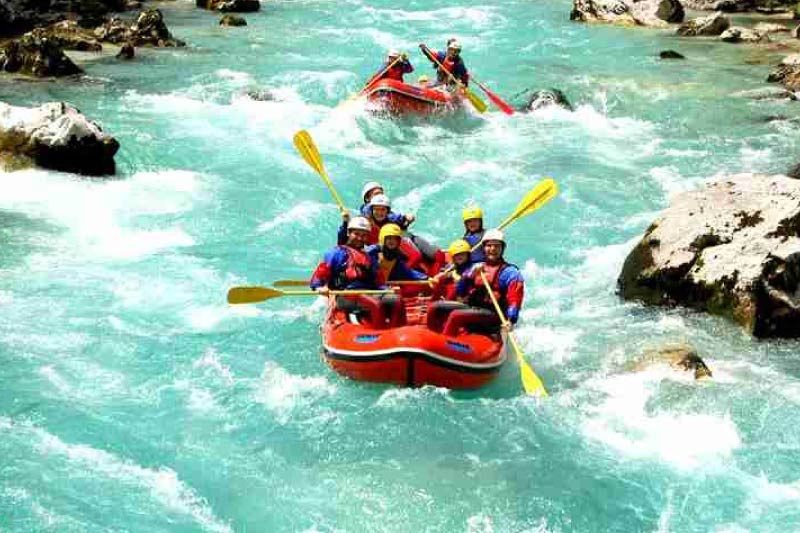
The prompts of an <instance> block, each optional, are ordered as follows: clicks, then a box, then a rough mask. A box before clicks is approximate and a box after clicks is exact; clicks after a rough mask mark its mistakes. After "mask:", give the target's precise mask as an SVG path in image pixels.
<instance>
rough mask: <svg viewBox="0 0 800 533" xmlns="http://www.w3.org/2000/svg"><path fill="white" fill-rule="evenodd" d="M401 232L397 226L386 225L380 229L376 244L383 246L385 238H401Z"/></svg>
mask: <svg viewBox="0 0 800 533" xmlns="http://www.w3.org/2000/svg"><path fill="white" fill-rule="evenodd" d="M402 236H403V230H402V229H400V226H398V225H397V224H386V225H385V226H383V227H382V228H381V232H380V235H378V242H379V243H381V244H383V241H384V239H386V237H402Z"/></svg>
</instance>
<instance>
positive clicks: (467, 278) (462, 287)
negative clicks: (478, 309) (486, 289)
mask: <svg viewBox="0 0 800 533" xmlns="http://www.w3.org/2000/svg"><path fill="white" fill-rule="evenodd" d="M478 266H479V265H473V266H471V267H469V269H467V271H466V272H464V275H463V276H461V279H460V280H458V281H457V282H456V298H458V301H460V302H461V301H464V300H465V299H466V298H467V296H469V293H470V292H471V291H472V289H473V287H475V275H476V273H477V270H476V269H477V268H478Z"/></svg>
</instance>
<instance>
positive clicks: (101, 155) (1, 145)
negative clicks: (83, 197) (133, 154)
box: [0, 102, 119, 176]
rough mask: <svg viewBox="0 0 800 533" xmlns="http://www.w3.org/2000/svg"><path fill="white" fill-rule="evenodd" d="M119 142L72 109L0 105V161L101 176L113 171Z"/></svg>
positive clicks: (56, 106) (56, 104) (69, 107)
mask: <svg viewBox="0 0 800 533" xmlns="http://www.w3.org/2000/svg"><path fill="white" fill-rule="evenodd" d="M118 149H119V143H118V142H117V141H116V139H114V138H113V137H110V136H108V135H106V134H105V133H103V130H102V129H101V128H100V126H98V125H97V124H96V123H94V122H92V121H90V120H88V119H87V118H86V117H84V116H83V115H82V114H81V113H80V112H79V111H78V110H77V109H75V108H74V107H72V106H70V105H67V104H64V103H59V102H52V103H49V104H44V105H42V106H40V107H36V108H26V107H15V106H10V105H8V104H5V103H2V102H0V162H3V161H6V162H8V161H13V162H14V164H15V166H17V167H18V166H25V165H37V166H40V167H43V168H49V169H53V170H60V171H64V172H75V173H79V174H85V175H90V176H101V175H107V174H113V173H114V172H115V164H114V154H116V152H117V150H118Z"/></svg>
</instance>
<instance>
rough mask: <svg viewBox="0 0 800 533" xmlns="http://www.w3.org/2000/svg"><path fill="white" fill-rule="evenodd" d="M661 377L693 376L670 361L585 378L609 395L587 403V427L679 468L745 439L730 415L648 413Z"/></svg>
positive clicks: (638, 454) (727, 451)
mask: <svg viewBox="0 0 800 533" xmlns="http://www.w3.org/2000/svg"><path fill="white" fill-rule="evenodd" d="M663 380H679V381H681V380H682V381H685V382H686V383H693V382H694V380H693V378H692V376H689V375H685V373H676V372H675V371H674V370H671V369H670V368H669V366H668V365H666V364H665V365H654V366H653V367H650V368H648V369H646V370H644V371H641V372H634V373H626V374H620V375H612V376H606V377H600V378H596V379H592V380H590V381H589V382H587V385H589V386H590V387H592V388H593V389H596V390H599V391H601V392H602V393H603V394H604V395H605V399H604V400H603V401H602V402H599V403H597V405H593V406H591V407H589V409H588V411H587V413H586V418H585V419H584V422H583V431H584V433H585V434H586V435H587V436H588V437H590V438H592V439H594V440H597V441H600V442H602V443H603V444H605V445H607V446H610V447H612V448H615V449H616V450H617V451H619V452H620V453H623V454H625V455H628V456H631V457H635V458H643V457H646V458H658V459H661V460H663V461H665V462H668V463H670V464H672V465H673V466H675V467H677V468H681V469H690V468H693V467H696V466H697V465H699V464H702V463H704V462H706V461H709V460H713V459H721V458H725V457H729V456H730V455H731V454H732V453H733V451H734V450H735V449H737V448H738V447H739V446H740V444H741V440H740V438H739V434H738V431H737V429H736V425H735V424H734V423H733V421H732V420H731V418H730V417H729V416H723V417H719V416H714V415H708V414H703V413H693V414H689V413H671V412H660V413H656V414H654V415H650V414H649V413H648V411H647V403H648V401H649V400H650V398H651V397H652V396H654V395H655V394H656V393H657V390H658V387H659V384H660V383H661V382H662V381H663Z"/></svg>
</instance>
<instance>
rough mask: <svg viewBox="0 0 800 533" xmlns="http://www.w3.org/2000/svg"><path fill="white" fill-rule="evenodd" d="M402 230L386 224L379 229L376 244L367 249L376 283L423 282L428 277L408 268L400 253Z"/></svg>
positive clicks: (394, 225)
mask: <svg viewBox="0 0 800 533" xmlns="http://www.w3.org/2000/svg"><path fill="white" fill-rule="evenodd" d="M402 238H403V229H402V228H401V227H400V226H398V225H397V224H392V223H389V224H386V225H384V226H383V227H382V228H381V231H380V236H379V240H378V244H373V245H372V246H369V247H367V250H366V251H367V254H368V255H369V256H370V257H371V258H372V263H373V267H374V269H375V271H376V272H377V273H378V282H379V283H381V284H383V285H385V284H386V282H389V281H403V280H425V279H428V276H426V275H425V274H423V273H422V272H418V271H416V270H414V269H412V268H409V267H408V264H407V261H408V258H407V257H406V256H405V254H403V252H402V251H400V243H401V241H402Z"/></svg>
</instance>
